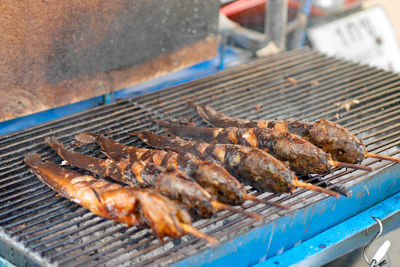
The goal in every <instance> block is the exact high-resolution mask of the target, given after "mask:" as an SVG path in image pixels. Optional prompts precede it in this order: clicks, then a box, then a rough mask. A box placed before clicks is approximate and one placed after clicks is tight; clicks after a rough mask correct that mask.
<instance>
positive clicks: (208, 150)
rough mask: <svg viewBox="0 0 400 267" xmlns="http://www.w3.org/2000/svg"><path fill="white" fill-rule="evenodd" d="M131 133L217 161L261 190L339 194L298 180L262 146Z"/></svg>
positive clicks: (150, 141) (174, 149)
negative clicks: (299, 189)
mask: <svg viewBox="0 0 400 267" xmlns="http://www.w3.org/2000/svg"><path fill="white" fill-rule="evenodd" d="M131 134H132V135H135V136H138V137H139V138H140V139H141V140H142V141H143V142H145V143H146V144H147V145H149V146H153V147H156V148H163V149H170V150H173V151H176V152H178V153H188V152H189V153H192V154H194V155H196V156H197V157H199V158H201V159H204V160H212V161H215V162H217V163H219V164H221V165H222V166H223V167H225V168H226V169H227V170H228V171H229V172H230V173H231V174H232V175H233V176H235V177H237V178H238V179H241V180H242V181H243V182H244V183H247V184H249V185H251V186H253V187H254V188H256V189H257V190H259V191H263V192H264V191H272V192H275V193H292V192H293V191H294V189H295V186H298V187H304V188H307V189H311V190H315V191H319V192H323V193H326V194H329V195H332V196H335V197H339V194H338V193H336V192H333V191H331V190H327V189H325V188H321V187H318V186H315V185H311V184H307V183H304V182H301V181H298V180H297V177H296V175H295V174H294V173H293V172H292V171H291V170H290V169H289V168H288V167H287V166H286V165H285V164H284V163H283V162H281V161H279V160H277V159H276V158H274V157H273V156H271V155H270V154H268V153H266V152H265V151H262V150H260V149H258V148H254V147H244V146H239V145H232V144H207V143H199V142H195V141H184V140H182V139H180V138H169V137H167V136H162V135H157V134H155V133H153V132H150V131H141V132H136V133H131Z"/></svg>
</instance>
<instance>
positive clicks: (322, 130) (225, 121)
mask: <svg viewBox="0 0 400 267" xmlns="http://www.w3.org/2000/svg"><path fill="white" fill-rule="evenodd" d="M193 106H194V108H195V109H196V110H197V112H198V113H199V115H200V116H201V118H202V119H203V120H204V121H206V122H207V123H208V124H210V125H212V126H216V127H239V128H248V127H250V128H256V127H259V128H272V129H278V130H286V131H288V132H291V133H293V134H296V135H299V136H301V137H303V138H305V139H306V140H308V141H309V142H311V143H313V144H314V145H316V146H318V147H320V148H322V149H323V150H324V151H326V152H327V153H329V154H331V155H332V157H333V159H335V160H337V161H340V162H345V163H350V164H358V163H361V161H362V160H363V159H364V158H378V159H384V160H390V161H395V162H400V159H398V158H394V157H389V156H385V155H379V154H375V153H370V152H367V150H366V148H365V146H364V145H363V143H362V141H361V140H360V139H358V138H357V137H356V136H355V135H353V134H352V133H350V131H349V130H347V129H346V128H344V127H343V126H341V125H339V124H337V123H334V122H331V121H328V120H319V121H316V122H314V123H311V122H304V121H298V120H293V121H290V120H274V121H266V120H246V119H238V118H232V117H229V116H227V115H225V114H223V113H221V112H217V111H216V110H214V109H212V108H210V107H208V106H202V105H196V104H193Z"/></svg>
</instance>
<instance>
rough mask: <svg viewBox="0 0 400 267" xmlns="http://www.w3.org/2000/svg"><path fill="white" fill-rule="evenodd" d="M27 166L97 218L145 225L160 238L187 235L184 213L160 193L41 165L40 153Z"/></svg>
mask: <svg viewBox="0 0 400 267" xmlns="http://www.w3.org/2000/svg"><path fill="white" fill-rule="evenodd" d="M25 163H26V164H27V165H28V166H29V167H30V168H31V170H32V172H33V173H34V174H36V176H37V177H38V179H39V180H41V181H42V182H43V183H44V184H46V185H48V186H49V187H50V188H52V189H53V190H54V191H56V192H58V193H59V194H61V195H62V196H64V197H66V198H68V199H70V200H72V201H73V202H75V203H77V204H79V205H81V206H83V207H85V208H87V209H89V210H90V211H91V212H93V213H95V214H96V215H98V216H101V217H104V218H107V219H112V220H115V221H117V222H120V223H124V224H126V225H127V226H133V225H139V224H146V225H148V226H149V227H150V228H152V230H153V232H154V233H155V234H156V235H157V236H158V237H159V238H161V239H162V238H163V237H165V236H170V237H172V238H177V237H180V236H182V235H183V234H184V233H185V232H184V229H183V228H182V225H181V224H191V218H190V216H189V214H188V213H187V212H186V211H185V210H183V209H181V208H179V207H178V206H177V205H176V204H174V202H172V201H171V200H168V199H167V198H165V197H163V196H161V195H159V194H157V193H154V192H151V191H147V190H142V189H134V188H127V187H123V186H121V185H118V184H114V183H110V182H107V181H105V180H97V179H95V178H94V177H92V176H89V175H82V174H80V173H78V172H76V171H72V170H67V169H64V168H61V167H60V166H59V165H57V164H55V163H54V162H51V161H45V162H41V157H40V155H39V154H29V155H27V156H26V157H25Z"/></svg>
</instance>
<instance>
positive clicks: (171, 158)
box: [75, 133, 247, 205]
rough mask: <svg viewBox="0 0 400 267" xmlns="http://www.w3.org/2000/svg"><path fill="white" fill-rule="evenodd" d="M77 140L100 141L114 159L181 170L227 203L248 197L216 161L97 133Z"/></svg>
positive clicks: (81, 134)
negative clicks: (142, 146)
mask: <svg viewBox="0 0 400 267" xmlns="http://www.w3.org/2000/svg"><path fill="white" fill-rule="evenodd" d="M75 139H76V140H78V141H79V142H81V143H84V144H88V143H93V142H96V143H98V144H99V145H100V147H101V149H102V150H103V151H104V153H105V154H106V155H107V156H108V157H109V158H111V159H113V160H117V161H121V160H127V161H128V162H139V161H140V162H144V163H148V162H153V163H155V164H157V165H158V166H161V167H164V168H171V167H175V168H177V169H180V170H181V171H183V172H185V173H186V174H187V175H189V176H190V177H192V178H193V179H195V180H196V181H197V182H198V183H199V184H200V185H201V186H202V187H203V188H204V189H206V190H207V191H208V192H209V193H210V194H212V195H213V196H215V197H216V199H217V200H219V201H221V202H223V203H226V204H230V205H239V204H242V203H243V202H244V201H245V200H246V196H247V194H246V191H245V188H244V186H243V185H242V184H241V183H240V182H239V181H238V180H237V179H236V178H234V177H232V176H231V175H230V174H229V173H228V172H227V171H226V170H225V169H224V168H223V167H221V166H220V165H218V164H216V163H214V162H212V161H202V160H199V159H197V158H196V157H194V156H193V155H192V154H189V153H186V154H178V153H175V152H172V151H170V152H166V151H164V150H155V149H147V148H138V147H133V146H127V145H124V144H121V143H118V142H115V141H114V140H111V139H109V138H107V137H105V136H104V135H101V134H95V133H80V134H77V135H76V136H75Z"/></svg>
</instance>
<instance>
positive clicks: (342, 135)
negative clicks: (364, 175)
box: [309, 120, 366, 164]
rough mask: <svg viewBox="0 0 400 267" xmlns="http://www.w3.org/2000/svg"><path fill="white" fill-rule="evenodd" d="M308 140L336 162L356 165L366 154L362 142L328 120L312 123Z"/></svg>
mask: <svg viewBox="0 0 400 267" xmlns="http://www.w3.org/2000/svg"><path fill="white" fill-rule="evenodd" d="M312 126H313V127H312V128H311V130H310V135H309V139H310V140H311V142H314V143H315V144H317V145H318V146H319V147H321V148H322V149H324V150H325V151H327V152H328V153H330V154H331V155H332V157H333V158H334V159H336V160H338V161H342V162H347V163H353V164H358V163H361V161H362V160H363V159H364V155H365V153H366V150H365V146H364V145H363V143H362V141H361V140H360V139H358V138H357V137H356V136H355V135H353V134H352V133H350V131H349V130H347V129H346V128H344V127H342V126H340V125H338V124H336V123H333V122H331V121H328V120H319V121H316V122H315V123H313V125H312Z"/></svg>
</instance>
